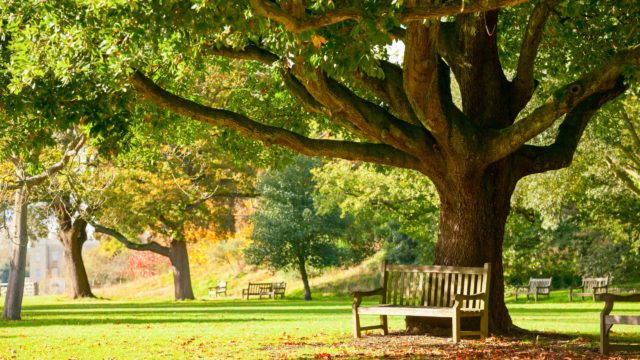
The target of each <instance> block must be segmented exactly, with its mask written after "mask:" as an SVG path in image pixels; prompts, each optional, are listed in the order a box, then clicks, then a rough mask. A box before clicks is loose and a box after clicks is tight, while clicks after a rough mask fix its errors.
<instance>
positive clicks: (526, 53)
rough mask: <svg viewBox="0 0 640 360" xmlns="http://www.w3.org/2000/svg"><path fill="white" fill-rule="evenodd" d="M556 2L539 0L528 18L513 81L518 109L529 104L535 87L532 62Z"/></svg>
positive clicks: (558, 0) (555, 0)
mask: <svg viewBox="0 0 640 360" xmlns="http://www.w3.org/2000/svg"><path fill="white" fill-rule="evenodd" d="M558 2H560V0H541V1H540V2H539V3H538V4H536V6H535V8H534V9H533V12H532V13H531V17H530V18H529V23H528V24H527V29H526V30H525V34H524V37H523V39H522V45H521V47H520V56H519V58H518V67H517V70H516V76H515V78H514V79H513V84H514V87H515V92H516V93H515V99H516V102H517V105H518V107H519V108H520V109H522V108H523V107H524V106H525V105H526V104H527V103H528V102H529V100H530V99H531V96H532V95H533V92H534V90H535V88H536V86H537V84H536V80H535V79H534V77H533V65H534V61H535V58H536V56H537V54H538V48H539V47H540V42H541V41H542V35H543V33H544V26H545V24H546V22H547V19H548V18H549V15H550V14H551V12H552V10H553V8H555V6H556V5H557V4H558Z"/></svg>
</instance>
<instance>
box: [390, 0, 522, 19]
mask: <svg viewBox="0 0 640 360" xmlns="http://www.w3.org/2000/svg"><path fill="white" fill-rule="evenodd" d="M527 1H529V0H464V1H460V2H459V3H458V4H441V5H429V6H416V7H408V8H406V9H405V10H403V11H402V13H401V14H400V21H401V22H409V21H417V20H435V19H440V18H441V17H443V16H455V15H461V14H468V13H475V12H485V11H490V10H497V9H502V8H506V7H510V6H516V5H519V4H522V3H525V2H527Z"/></svg>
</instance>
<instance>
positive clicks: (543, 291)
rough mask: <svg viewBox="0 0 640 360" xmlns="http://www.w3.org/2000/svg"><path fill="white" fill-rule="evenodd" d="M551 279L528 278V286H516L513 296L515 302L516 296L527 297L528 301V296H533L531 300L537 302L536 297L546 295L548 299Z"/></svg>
mask: <svg viewBox="0 0 640 360" xmlns="http://www.w3.org/2000/svg"><path fill="white" fill-rule="evenodd" d="M552 279H553V278H541V279H536V278H530V279H529V284H528V285H527V286H518V287H516V290H515V291H514V292H513V294H514V295H515V296H516V301H517V300H518V295H527V300H529V295H533V299H534V300H535V301H536V302H537V301H538V295H546V296H547V297H549V296H550V295H551V280H552Z"/></svg>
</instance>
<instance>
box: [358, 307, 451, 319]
mask: <svg viewBox="0 0 640 360" xmlns="http://www.w3.org/2000/svg"><path fill="white" fill-rule="evenodd" d="M358 312H359V313H360V314H370V315H403V316H429V317H451V316H452V315H453V313H454V309H453V308H443V307H435V306H386V305H375V306H361V307H360V308H358Z"/></svg>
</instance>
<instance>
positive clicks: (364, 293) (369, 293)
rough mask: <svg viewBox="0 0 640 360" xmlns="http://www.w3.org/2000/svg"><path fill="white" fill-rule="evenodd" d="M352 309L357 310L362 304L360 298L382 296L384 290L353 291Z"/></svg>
mask: <svg viewBox="0 0 640 360" xmlns="http://www.w3.org/2000/svg"><path fill="white" fill-rule="evenodd" d="M352 295H353V308H354V309H357V308H358V306H360V303H362V298H363V297H367V296H376V295H378V296H384V288H378V289H375V290H370V291H355V292H353V294H352Z"/></svg>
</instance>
